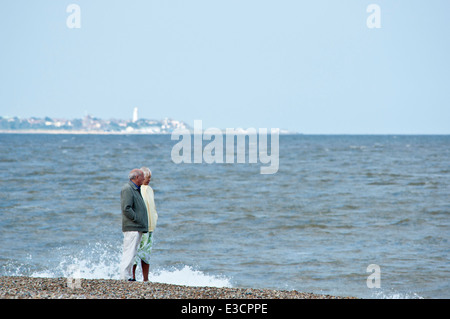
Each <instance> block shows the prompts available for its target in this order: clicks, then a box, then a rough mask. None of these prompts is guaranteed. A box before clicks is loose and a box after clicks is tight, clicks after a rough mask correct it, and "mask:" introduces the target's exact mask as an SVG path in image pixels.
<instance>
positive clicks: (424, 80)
mask: <svg viewBox="0 0 450 319" xmlns="http://www.w3.org/2000/svg"><path fill="white" fill-rule="evenodd" d="M71 3H76V4H78V5H79V6H80V8H81V28H80V29H69V28H68V27H67V25H66V19H67V17H68V16H69V13H67V12H66V8H67V6H68V5H69V4H71ZM371 3H374V4H378V5H379V6H380V8H381V28H380V29H369V28H368V27H367V25H366V19H367V17H368V16H369V15H370V13H367V12H366V8H367V6H368V5H369V4H371ZM449 17H450V1H448V0H428V1H425V0H422V1H417V0H395V1H394V0H389V1H381V0H369V1H364V0H309V1H301V0H278V1H274V0H270V1H269V0H238V1H237V0H178V1H172V0H165V1H163V0H159V1H151V0H142V1H141V0H131V1H125V0H116V1H113V0H108V1H102V0H95V1H93V0H89V1H88V0H69V1H63V0H58V1H55V0H28V1H25V0H5V1H2V4H1V6H0V45H1V50H0V116H19V117H30V116H37V117H44V116H51V117H65V118H82V117H83V116H84V115H86V114H90V115H93V116H96V117H101V118H104V119H109V118H123V119H127V118H131V117H132V112H133V108H134V107H138V108H139V116H140V117H143V118H154V119H162V118H165V117H171V118H174V119H179V120H184V121H186V122H187V123H188V124H190V125H193V123H194V120H195V119H199V120H203V128H208V127H218V128H226V127H234V128H237V127H243V128H249V127H254V128H282V129H288V130H292V131H297V132H301V133H306V134H315V133H319V134H339V133H346V134H366V133H368V134H450V18H449Z"/></svg>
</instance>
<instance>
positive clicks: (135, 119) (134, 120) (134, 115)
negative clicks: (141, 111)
mask: <svg viewBox="0 0 450 319" xmlns="http://www.w3.org/2000/svg"><path fill="white" fill-rule="evenodd" d="M137 120H138V108H137V107H135V108H134V111H133V123H134V122H137Z"/></svg>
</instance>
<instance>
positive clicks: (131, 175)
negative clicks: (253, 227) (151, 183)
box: [128, 168, 145, 180]
mask: <svg viewBox="0 0 450 319" xmlns="http://www.w3.org/2000/svg"><path fill="white" fill-rule="evenodd" d="M142 174H143V172H142V170H140V169H137V168H135V169H133V170H132V171H131V172H130V173H129V174H128V178H129V179H131V180H133V179H135V178H136V177H138V176H140V175H142ZM144 177H145V175H144Z"/></svg>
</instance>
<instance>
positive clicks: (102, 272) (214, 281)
mask: <svg viewBox="0 0 450 319" xmlns="http://www.w3.org/2000/svg"><path fill="white" fill-rule="evenodd" d="M111 248H112V247H108V245H105V244H101V243H97V244H94V245H89V246H88V248H87V249H84V250H80V251H79V252H78V253H76V254H74V255H62V254H60V257H59V258H58V259H59V262H56V263H53V264H54V267H51V266H49V265H48V263H46V266H45V267H40V269H37V270H36V269H34V270H32V266H30V265H32V264H33V259H34V258H33V256H31V255H29V257H28V258H27V264H22V263H17V262H9V263H8V264H7V265H5V266H4V267H3V269H2V273H3V275H6V276H30V277H41V278H58V277H65V278H74V279H76V278H84V279H120V277H119V265H120V259H121V252H120V251H115V252H113V253H111ZM64 250H65V249H64V248H58V249H57V250H56V252H59V253H60V252H61V251H64ZM50 260H55V259H50ZM150 267H152V266H150ZM136 279H137V280H138V281H141V280H142V272H141V267H140V265H138V268H137V270H136ZM149 280H150V281H151V282H159V283H166V284H173V285H184V286H194V287H205V286H207V287H218V288H222V287H228V288H231V287H232V284H231V280H230V279H229V278H228V277H225V276H220V275H212V274H208V273H205V272H203V271H201V270H197V269H195V267H194V266H190V265H180V266H178V267H175V266H171V267H168V268H166V267H162V268H154V269H152V268H150V273H149Z"/></svg>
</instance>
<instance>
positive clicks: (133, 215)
mask: <svg viewBox="0 0 450 319" xmlns="http://www.w3.org/2000/svg"><path fill="white" fill-rule="evenodd" d="M128 177H129V179H130V180H129V181H128V183H126V184H125V185H124V186H123V187H122V191H121V193H120V203H121V208H122V232H123V253H122V261H121V263H120V278H121V279H123V280H129V281H133V275H132V267H133V262H134V259H135V257H136V252H137V249H138V246H139V243H140V242H141V238H142V233H146V232H148V216H147V208H146V206H145V202H144V200H143V199H142V195H141V192H140V188H141V185H142V183H143V182H144V173H143V172H142V170H140V169H133V170H132V171H131V172H130V174H129V175H128Z"/></svg>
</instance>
